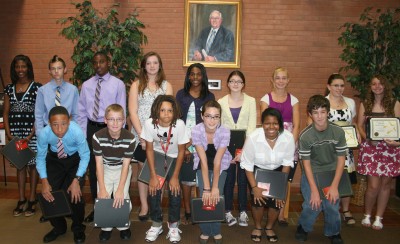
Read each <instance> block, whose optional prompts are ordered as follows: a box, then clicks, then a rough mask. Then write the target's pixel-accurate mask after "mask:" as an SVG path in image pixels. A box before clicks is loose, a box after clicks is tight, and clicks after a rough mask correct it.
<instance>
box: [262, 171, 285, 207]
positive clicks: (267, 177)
mask: <svg viewBox="0 0 400 244" xmlns="http://www.w3.org/2000/svg"><path fill="white" fill-rule="evenodd" d="M255 177H256V182H257V187H259V188H262V189H264V191H263V196H265V197H268V198H276V199H281V200H285V199H286V191H287V182H288V174H287V173H283V172H280V171H273V170H266V169H256V173H255Z"/></svg>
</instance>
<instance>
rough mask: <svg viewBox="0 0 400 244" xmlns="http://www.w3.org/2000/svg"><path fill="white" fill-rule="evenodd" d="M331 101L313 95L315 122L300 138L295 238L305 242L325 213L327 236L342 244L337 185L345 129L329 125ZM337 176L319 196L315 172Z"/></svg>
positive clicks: (310, 111)
mask: <svg viewBox="0 0 400 244" xmlns="http://www.w3.org/2000/svg"><path fill="white" fill-rule="evenodd" d="M329 109H330V104H329V100H328V99H326V98H325V97H324V96H321V95H314V96H312V97H311V98H310V99H309V101H308V104H307V112H308V114H309V116H310V117H311V118H312V121H313V123H312V124H311V125H309V126H308V127H306V128H305V129H304V130H303V131H302V132H301V134H300V137H299V146H300V149H299V154H300V157H301V160H302V161H303V174H302V177H301V193H302V195H303V198H304V202H303V205H302V207H303V210H302V211H301V214H300V218H299V223H298V224H299V225H298V227H297V231H296V235H295V238H296V240H298V241H301V242H303V241H306V240H307V233H308V232H310V231H312V230H313V225H314V223H315V220H316V219H317V217H318V215H319V214H320V213H321V211H323V212H324V218H325V226H324V232H325V233H324V234H325V236H327V237H328V238H329V239H331V242H332V243H333V244H339V243H343V240H342V238H341V236H340V224H341V222H340V213H339V202H340V200H339V199H340V198H339V192H338V185H339V181H340V178H341V176H342V173H343V168H344V162H345V156H346V153H347V144H346V139H345V134H344V131H343V129H342V128H340V127H339V126H337V125H334V124H332V123H329V122H328V112H329ZM334 170H335V176H334V178H333V181H332V183H331V186H330V189H329V190H328V192H327V193H326V194H325V196H322V197H321V196H320V193H319V190H318V188H317V185H316V183H315V182H316V181H315V178H314V174H315V173H319V172H325V171H334Z"/></svg>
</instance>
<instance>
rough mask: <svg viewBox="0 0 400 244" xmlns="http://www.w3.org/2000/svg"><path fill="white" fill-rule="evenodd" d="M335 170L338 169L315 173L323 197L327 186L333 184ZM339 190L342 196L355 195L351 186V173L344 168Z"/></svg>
mask: <svg viewBox="0 0 400 244" xmlns="http://www.w3.org/2000/svg"><path fill="white" fill-rule="evenodd" d="M335 172H336V171H335V170H333V171H325V172H320V173H315V181H316V184H317V187H318V189H319V190H320V195H321V197H325V195H326V194H325V193H324V191H326V190H327V188H326V187H329V186H330V185H331V184H332V181H333V178H334V177H335ZM324 189H325V190H324ZM338 191H339V196H340V197H348V196H352V195H353V188H352V187H351V182H350V177H349V173H347V170H343V174H342V177H341V178H340V182H339V187H338Z"/></svg>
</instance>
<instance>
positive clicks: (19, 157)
mask: <svg viewBox="0 0 400 244" xmlns="http://www.w3.org/2000/svg"><path fill="white" fill-rule="evenodd" d="M18 141H20V138H18V137H14V138H13V139H12V140H11V141H10V142H9V143H8V144H7V145H5V146H4V147H3V149H2V150H1V153H2V154H3V155H4V156H5V157H6V158H7V159H8V161H10V163H11V164H12V165H14V166H15V167H16V168H17V169H22V168H23V167H25V165H26V164H27V163H28V162H29V161H31V160H32V158H34V157H35V153H34V152H33V151H32V150H31V149H30V148H29V147H26V148H25V149H22V150H18V149H17V145H16V143H17V142H18Z"/></svg>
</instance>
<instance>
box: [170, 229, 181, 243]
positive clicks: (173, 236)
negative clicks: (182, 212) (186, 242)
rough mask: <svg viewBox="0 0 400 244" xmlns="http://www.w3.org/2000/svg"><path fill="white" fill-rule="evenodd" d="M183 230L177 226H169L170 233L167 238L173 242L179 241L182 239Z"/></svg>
mask: <svg viewBox="0 0 400 244" xmlns="http://www.w3.org/2000/svg"><path fill="white" fill-rule="evenodd" d="M180 233H182V231H181V230H180V229H178V228H177V227H176V228H169V231H168V235H167V238H166V239H169V241H170V242H171V243H178V242H179V241H180V240H181V235H180Z"/></svg>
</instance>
